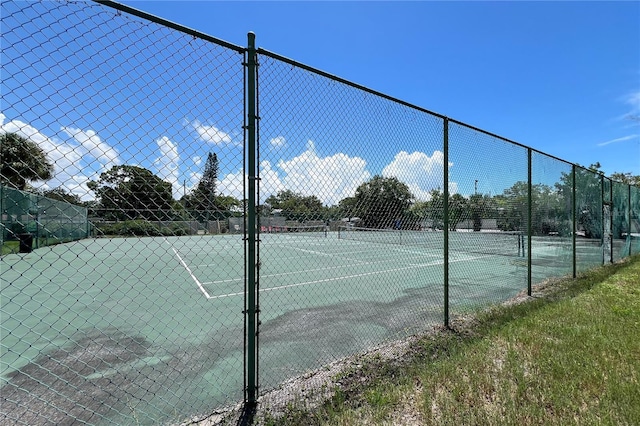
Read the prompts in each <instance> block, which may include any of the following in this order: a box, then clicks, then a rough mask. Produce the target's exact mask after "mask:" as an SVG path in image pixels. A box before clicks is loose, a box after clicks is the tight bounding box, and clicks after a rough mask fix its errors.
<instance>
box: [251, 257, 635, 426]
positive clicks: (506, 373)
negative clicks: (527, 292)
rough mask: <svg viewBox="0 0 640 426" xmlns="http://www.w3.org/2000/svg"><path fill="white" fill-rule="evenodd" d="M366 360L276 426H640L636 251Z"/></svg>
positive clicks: (276, 420) (275, 420)
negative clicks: (403, 349)
mask: <svg viewBox="0 0 640 426" xmlns="http://www.w3.org/2000/svg"><path fill="white" fill-rule="evenodd" d="M452 328H453V329H452V330H449V331H446V330H444V331H442V332H441V333H438V334H436V335H434V336H431V337H425V338H423V339H421V340H420V341H419V342H418V343H417V344H416V345H414V347H413V348H412V350H411V351H410V354H411V355H410V356H408V357H407V359H404V360H398V361H394V362H392V363H390V362H389V361H381V360H379V359H369V360H367V361H366V362H365V363H364V365H363V366H362V367H361V368H359V369H357V370H355V369H354V370H352V371H350V372H347V373H345V374H344V375H343V376H342V377H340V378H338V379H339V382H340V386H339V388H336V392H335V394H334V397H333V399H332V400H331V401H328V402H327V403H325V404H324V405H323V406H321V407H320V408H318V409H315V410H313V411H311V412H307V411H305V410H304V409H302V408H295V407H294V408H291V409H290V410H288V412H287V413H285V415H284V416H282V417H278V418H265V419H262V422H263V423H265V424H278V425H301V424H304V425H430V424H433V425H436V424H437V425H441V424H447V425H449V424H451V425H463V424H464V425H541V424H544V425H567V424H580V425H583V424H584V425H638V424H640V256H635V257H634V258H632V259H631V260H627V261H626V262H624V263H619V264H615V265H610V266H606V267H602V268H598V269H596V270H594V271H591V272H588V273H586V274H584V275H581V276H580V277H579V278H578V279H576V280H570V279H565V280H560V281H558V282H556V283H555V284H554V285H553V286H549V287H547V288H546V291H545V293H544V295H542V296H540V297H537V298H532V299H531V300H529V301H527V302H526V303H522V304H518V305H511V306H500V307H495V308H492V309H490V310H488V311H485V312H482V313H480V314H479V315H477V316H476V317H475V318H473V319H471V320H468V321H465V322H460V323H457V324H454V325H453V327H452Z"/></svg>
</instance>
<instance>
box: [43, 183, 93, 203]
mask: <svg viewBox="0 0 640 426" xmlns="http://www.w3.org/2000/svg"><path fill="white" fill-rule="evenodd" d="M36 192H37V193H38V194H40V195H42V196H43V197H46V198H51V199H52V200H58V201H64V202H65V203H69V204H75V205H78V206H81V205H84V203H83V202H82V200H81V199H80V197H79V196H77V195H76V194H72V193H70V192H67V191H66V190H65V189H64V188H62V187H58V188H53V189H44V190H38V191H36Z"/></svg>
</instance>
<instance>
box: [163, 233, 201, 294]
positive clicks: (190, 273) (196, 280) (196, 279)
mask: <svg viewBox="0 0 640 426" xmlns="http://www.w3.org/2000/svg"><path fill="white" fill-rule="evenodd" d="M164 241H165V242H166V243H167V244H169V247H171V250H173V252H174V253H175V254H176V256H177V257H178V260H179V261H180V263H181V264H182V266H184V269H186V270H187V272H188V273H189V275H191V279H193V281H194V282H195V283H196V284H197V285H198V288H199V289H200V291H201V292H202V294H204V297H206V298H207V299H211V298H212V297H211V296H210V295H209V293H207V290H205V288H204V287H203V285H202V283H201V282H200V281H199V280H198V278H196V276H195V275H193V272H191V269H189V267H188V266H187V264H186V263H185V261H184V260H182V257H180V254H179V253H178V251H177V250H176V249H175V248H173V246H172V245H171V243H170V242H169V241H168V240H167V239H166V238H165V239H164Z"/></svg>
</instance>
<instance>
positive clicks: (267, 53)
mask: <svg viewBox="0 0 640 426" xmlns="http://www.w3.org/2000/svg"><path fill="white" fill-rule="evenodd" d="M257 53H258V54H262V55H265V56H269V57H271V58H272V59H276V60H279V61H282V62H285V63H287V64H289V65H292V66H294V67H296V68H301V69H303V70H306V71H309V72H312V73H314V74H318V75H321V76H323V77H326V78H329V79H331V80H334V81H337V82H339V83H342V84H345V85H347V86H350V87H353V88H354V89H358V90H362V91H364V92H367V93H370V94H372V95H375V96H379V97H381V98H384V99H387V100H389V101H392V102H396V103H398V104H400V105H403V106H406V107H408V108H412V109H415V110H418V111H420V112H424V113H427V114H431V115H433V116H435V117H438V118H440V119H443V120H444V119H446V118H447V117H446V116H444V115H442V114H438V113H437V112H433V111H430V110H428V109H426V108H422V107H419V106H417V105H414V104H411V103H409V102H406V101H403V100H401V99H398V98H394V97H393V96H389V95H386V94H384V93H382V92H378V91H377V90H373V89H370V88H368V87H366V86H363V85H361V84H358V83H354V82H352V81H349V80H346V79H344V78H342V77H338V76H336V75H334V74H330V73H328V72H326V71H322V70H319V69H317V68H313V67H311V66H309V65H305V64H303V63H300V62H297V61H295V60H293V59H290V58H287V57H286V56H282V55H279V54H277V53H274V52H271V51H269V50H266V49H263V48H261V47H260V48H258V49H257Z"/></svg>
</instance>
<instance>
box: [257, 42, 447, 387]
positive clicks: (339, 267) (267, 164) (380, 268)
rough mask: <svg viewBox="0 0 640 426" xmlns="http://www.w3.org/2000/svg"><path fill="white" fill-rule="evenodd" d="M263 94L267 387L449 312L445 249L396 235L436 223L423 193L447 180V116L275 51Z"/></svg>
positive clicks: (263, 356)
mask: <svg viewBox="0 0 640 426" xmlns="http://www.w3.org/2000/svg"><path fill="white" fill-rule="evenodd" d="M259 95H260V98H259V101H260V104H259V107H260V116H261V120H260V176H261V179H260V202H261V205H262V207H263V208H262V209H261V211H260V214H261V217H260V222H261V224H262V226H261V229H260V232H261V236H260V240H261V244H260V264H261V269H260V272H261V274H260V291H261V294H260V310H261V312H262V314H261V320H262V327H261V332H260V377H261V386H262V388H263V389H264V390H268V389H270V388H273V387H274V386H276V385H278V384H280V383H281V382H282V379H283V378H284V377H291V376H292V375H298V374H301V373H304V372H306V371H308V370H309V369H313V368H317V367H320V366H322V365H325V364H328V363H329V362H331V361H335V360H338V359H342V358H344V357H346V356H349V355H353V354H356V353H359V352H363V351H365V350H368V349H371V348H372V347H375V346H379V345H381V344H382V343H384V342H388V341H390V340H397V339H400V338H402V337H406V336H409V335H412V334H415V333H416V332H418V331H420V330H424V328H425V327H428V326H429V325H430V324H437V323H438V322H439V321H440V320H441V318H442V303H441V300H442V293H441V292H442V290H441V285H440V283H441V282H442V267H441V266H442V261H441V259H435V258H434V257H433V256H430V255H429V254H428V253H426V252H421V251H420V250H417V249H412V248H411V247H410V245H407V244H410V243H408V242H407V244H404V242H401V240H400V239H397V238H396V237H398V236H399V237H400V238H402V236H404V238H405V239H407V240H408V239H410V238H412V237H416V236H418V235H419V234H425V232H423V231H424V230H425V229H426V227H427V226H428V225H427V223H426V217H423V215H424V206H426V204H427V203H429V201H430V200H432V199H433V195H432V194H433V193H434V192H438V191H441V189H442V188H443V185H444V183H443V167H444V162H443V152H442V150H443V146H442V132H443V130H442V129H443V122H442V119H440V118H437V117H435V116H433V115H429V114H426V113H424V112H421V111H419V110H417V109H415V108H410V107H406V106H404V105H401V104H400V103H397V102H393V101H390V100H388V99H385V98H383V97H381V96H378V95H376V94H373V93H369V92H366V91H363V90H360V89H358V88H354V87H353V86H350V85H348V84H345V83H342V82H338V81H335V80H332V79H330V78H327V77H325V76H322V75H319V74H317V73H314V72H311V71H308V70H305V69H303V68H300V67H294V66H292V65H291V64H290V63H287V62H285V61H283V60H280V59H278V58H274V57H272V56H269V55H268V54H262V55H261V56H260V68H259ZM374 146H375V147H376V148H375V149H372V147H374ZM385 191H386V192H387V193H393V194H394V197H391V198H388V197H387V198H385ZM376 197H378V198H376ZM412 203H416V204H418V205H422V208H419V209H418V208H414V210H413V211H411V210H410V209H409V207H410V206H411V204H412ZM416 204H414V206H416ZM385 231H392V233H395V235H390V234H389V233H388V232H385ZM401 234H402V235H401ZM425 242H426V240H425ZM419 243H420V242H419V241H418V244H419ZM436 244H437V243H436ZM426 265H430V267H428V266H426ZM434 266H435V267H434Z"/></svg>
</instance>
